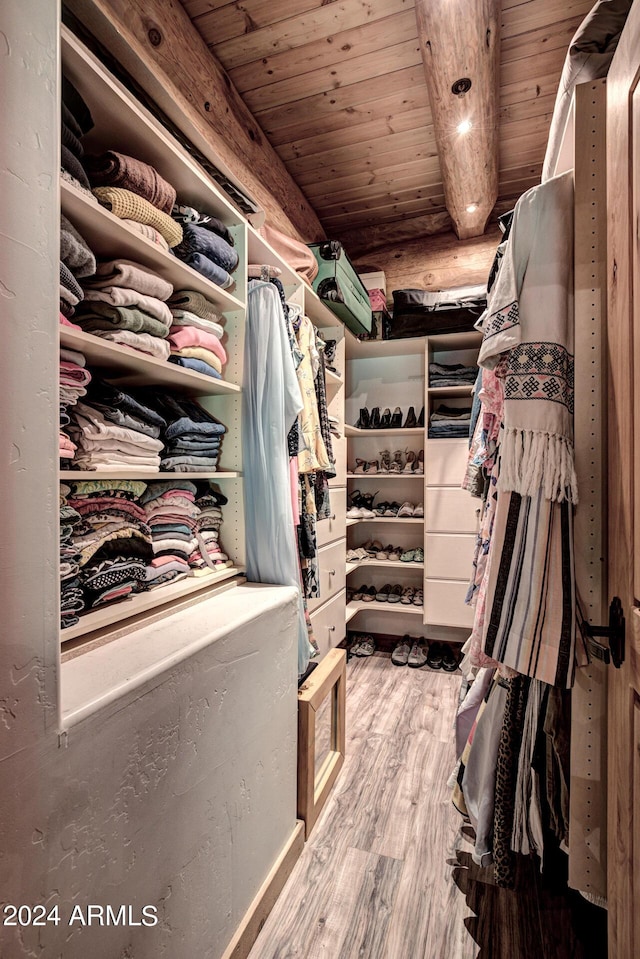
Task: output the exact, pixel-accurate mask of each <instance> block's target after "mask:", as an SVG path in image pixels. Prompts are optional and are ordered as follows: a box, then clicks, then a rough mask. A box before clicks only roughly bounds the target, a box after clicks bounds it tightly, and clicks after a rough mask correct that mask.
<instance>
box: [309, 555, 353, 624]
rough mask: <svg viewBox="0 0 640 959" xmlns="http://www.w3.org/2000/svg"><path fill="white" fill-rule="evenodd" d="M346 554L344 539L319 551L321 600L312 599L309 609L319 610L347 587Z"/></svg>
mask: <svg viewBox="0 0 640 959" xmlns="http://www.w3.org/2000/svg"><path fill="white" fill-rule="evenodd" d="M346 553H347V543H346V540H344V539H341V540H340V539H339V540H338V541H337V542H336V543H331V544H330V545H329V546H323V547H322V549H319V550H318V566H319V568H320V598H319V599H310V600H309V609H317V608H318V606H321V605H322V604H323V603H326V601H327V600H328V599H330V598H331V597H332V596H334V595H335V594H336V593H338V592H340V590H341V589H344V588H345V586H346V585H347V582H346V581H347V569H346Z"/></svg>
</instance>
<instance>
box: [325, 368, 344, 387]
mask: <svg viewBox="0 0 640 959" xmlns="http://www.w3.org/2000/svg"><path fill="white" fill-rule="evenodd" d="M325 372H326V377H327V386H329V385H332V386H336V387H338V386H342V384H343V383H344V380H343V379H342V377H341V376H338V374H337V373H334V372H333V370H326V371H325Z"/></svg>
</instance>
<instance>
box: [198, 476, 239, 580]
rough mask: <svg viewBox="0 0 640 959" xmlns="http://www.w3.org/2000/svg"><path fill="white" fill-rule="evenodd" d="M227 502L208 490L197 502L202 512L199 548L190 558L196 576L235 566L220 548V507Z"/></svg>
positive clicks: (199, 525) (220, 495) (200, 515)
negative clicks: (211, 570) (212, 570)
mask: <svg viewBox="0 0 640 959" xmlns="http://www.w3.org/2000/svg"><path fill="white" fill-rule="evenodd" d="M226 502H227V498H226V497H225V496H222V494H221V493H217V492H215V491H213V490H208V491H207V492H206V493H204V494H203V495H202V496H200V497H198V499H197V500H196V506H197V507H198V509H199V510H200V513H199V515H198V518H197V520H196V540H197V546H196V548H195V549H194V550H193V552H192V553H191V556H190V557H189V565H190V566H191V568H192V569H193V570H196V571H197V572H196V575H197V574H198V573H201V574H204V573H206V571H207V570H208V569H224V568H225V567H228V566H232V565H233V563H232V561H231V560H230V559H229V557H228V556H227V555H226V553H224V552H223V551H222V547H221V546H220V527H221V525H222V510H221V508H220V507H221V506H223V505H224V504H225V503H226Z"/></svg>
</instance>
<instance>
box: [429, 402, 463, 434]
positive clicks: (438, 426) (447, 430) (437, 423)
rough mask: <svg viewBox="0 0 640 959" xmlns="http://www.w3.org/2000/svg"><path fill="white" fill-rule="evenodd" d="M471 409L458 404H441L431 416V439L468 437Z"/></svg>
mask: <svg viewBox="0 0 640 959" xmlns="http://www.w3.org/2000/svg"><path fill="white" fill-rule="evenodd" d="M470 424H471V410H470V409H460V407H456V406H445V405H444V404H440V406H439V407H438V408H437V409H436V410H435V411H434V412H433V413H432V414H431V416H430V417H429V433H428V436H429V439H444V438H448V439H456V438H462V437H465V438H468V436H469V427H470Z"/></svg>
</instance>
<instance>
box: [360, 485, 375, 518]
mask: <svg viewBox="0 0 640 959" xmlns="http://www.w3.org/2000/svg"><path fill="white" fill-rule="evenodd" d="M377 495H378V490H376V492H375V493H362V494H361V496H360V503H359V506H360V510H361V512H362V518H363V519H375V517H376V513H374V511H373V509H372V508H371V507H372V506H373V501H374V499H375V498H376V496H377Z"/></svg>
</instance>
